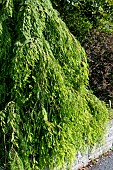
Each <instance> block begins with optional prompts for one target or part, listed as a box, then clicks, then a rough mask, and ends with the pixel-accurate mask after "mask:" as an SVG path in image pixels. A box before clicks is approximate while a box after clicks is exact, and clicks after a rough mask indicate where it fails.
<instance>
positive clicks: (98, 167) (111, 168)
mask: <svg viewBox="0 0 113 170" xmlns="http://www.w3.org/2000/svg"><path fill="white" fill-rule="evenodd" d="M86 170H113V151H110V152H107V153H106V154H105V156H102V157H101V158H99V159H97V162H96V163H95V164H94V165H89V168H87V169H86Z"/></svg>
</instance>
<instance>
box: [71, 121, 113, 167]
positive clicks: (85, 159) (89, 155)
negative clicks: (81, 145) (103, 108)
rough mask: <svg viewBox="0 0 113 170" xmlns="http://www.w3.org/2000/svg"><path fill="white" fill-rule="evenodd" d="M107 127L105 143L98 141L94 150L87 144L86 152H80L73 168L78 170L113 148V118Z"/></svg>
mask: <svg viewBox="0 0 113 170" xmlns="http://www.w3.org/2000/svg"><path fill="white" fill-rule="evenodd" d="M106 128H107V132H106V135H105V137H104V139H103V143H102V144H98V143H97V145H95V146H94V147H93V149H92V150H90V149H89V147H88V146H87V148H86V151H85V152H84V153H81V152H78V154H77V155H76V161H75V162H74V164H73V167H72V170H78V169H79V168H81V167H83V166H86V165H87V164H88V163H89V162H90V161H91V160H92V159H96V158H98V157H99V156H101V155H102V154H103V153H105V152H107V151H109V150H110V149H112V148H113V119H112V120H110V121H109V122H108V123H107V126H106Z"/></svg>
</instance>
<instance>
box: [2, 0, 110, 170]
mask: <svg viewBox="0 0 113 170" xmlns="http://www.w3.org/2000/svg"><path fill="white" fill-rule="evenodd" d="M87 86H88V65H87V59H86V55H85V52H84V50H83V49H82V48H81V46H80V44H79V42H78V41H77V40H76V39H75V38H74V36H73V35H72V34H70V32H69V30H68V28H67V27H66V25H65V23H64V22H62V20H61V19H60V18H59V16H58V13H57V11H55V10H54V9H53V8H52V5H51V2H50V1H49V0H46V1H44V0H23V1H21V0H3V1H2V2H1V1H0V166H5V167H6V168H7V169H10V170H17V169H21V170H31V169H32V170H33V169H34V170H36V169H40V170H43V169H45V168H49V169H50V170H52V169H54V168H55V167H56V168H57V169H58V168H59V169H60V168H62V167H63V168H65V167H68V166H69V165H70V164H71V163H72V161H73V160H74V156H75V154H76V153H77V151H79V150H83V148H84V147H85V145H86V144H89V146H92V145H93V144H95V142H97V141H98V140H100V138H101V134H102V131H103V127H104V125H105V123H106V121H107V117H108V112H107V109H106V106H105V105H104V103H101V101H100V100H99V99H98V98H96V97H95V96H94V95H93V94H91V92H90V91H88V90H87Z"/></svg>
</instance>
